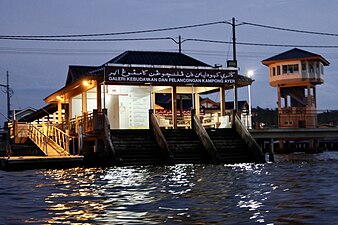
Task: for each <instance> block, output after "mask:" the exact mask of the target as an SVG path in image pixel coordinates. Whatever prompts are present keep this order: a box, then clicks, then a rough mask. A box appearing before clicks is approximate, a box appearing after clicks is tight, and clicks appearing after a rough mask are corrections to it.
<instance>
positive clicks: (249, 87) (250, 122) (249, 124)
mask: <svg viewBox="0 0 338 225" xmlns="http://www.w3.org/2000/svg"><path fill="white" fill-rule="evenodd" d="M248 94H249V121H248V122H249V123H248V128H249V129H252V116H251V84H249V85H248Z"/></svg>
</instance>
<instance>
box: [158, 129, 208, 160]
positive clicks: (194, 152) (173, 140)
mask: <svg viewBox="0 0 338 225" xmlns="http://www.w3.org/2000/svg"><path fill="white" fill-rule="evenodd" d="M162 132H163V135H164V137H165V139H166V140H167V143H168V147H169V150H170V151H171V152H172V153H173V155H174V160H175V163H176V164H183V163H193V164H206V163H211V158H210V156H209V155H208V153H207V151H206V150H205V148H204V146H203V144H202V143H201V141H200V140H199V138H198V136H197V135H196V133H195V132H194V130H192V129H163V130H162Z"/></svg>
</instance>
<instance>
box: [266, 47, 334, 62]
mask: <svg viewBox="0 0 338 225" xmlns="http://www.w3.org/2000/svg"><path fill="white" fill-rule="evenodd" d="M292 59H304V60H305V59H306V60H311V59H312V60H320V61H322V63H323V64H324V65H325V66H327V65H329V64H330V63H329V62H328V61H327V60H326V59H324V58H323V57H322V56H321V55H318V54H315V53H312V52H308V51H305V50H302V49H299V48H294V49H291V50H289V51H286V52H283V53H280V54H278V55H275V56H272V57H270V58H267V59H264V60H263V61H262V63H263V64H264V65H266V66H268V65H270V64H271V63H274V62H276V61H284V60H292Z"/></svg>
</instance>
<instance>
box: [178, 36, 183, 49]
mask: <svg viewBox="0 0 338 225" xmlns="http://www.w3.org/2000/svg"><path fill="white" fill-rule="evenodd" d="M178 52H179V53H182V40H181V35H179V36H178Z"/></svg>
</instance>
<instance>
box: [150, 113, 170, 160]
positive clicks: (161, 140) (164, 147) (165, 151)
mask: <svg viewBox="0 0 338 225" xmlns="http://www.w3.org/2000/svg"><path fill="white" fill-rule="evenodd" d="M149 129H151V130H152V132H153V134H154V136H155V140H156V142H157V144H158V145H159V147H160V150H161V151H162V155H163V157H164V158H165V159H166V161H167V162H168V163H169V164H170V165H175V158H174V154H173V153H172V152H171V151H170V149H169V147H168V143H167V141H166V139H165V137H164V135H163V133H162V131H161V128H160V125H159V124H158V122H157V120H156V117H155V115H154V110H153V109H150V110H149Z"/></svg>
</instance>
